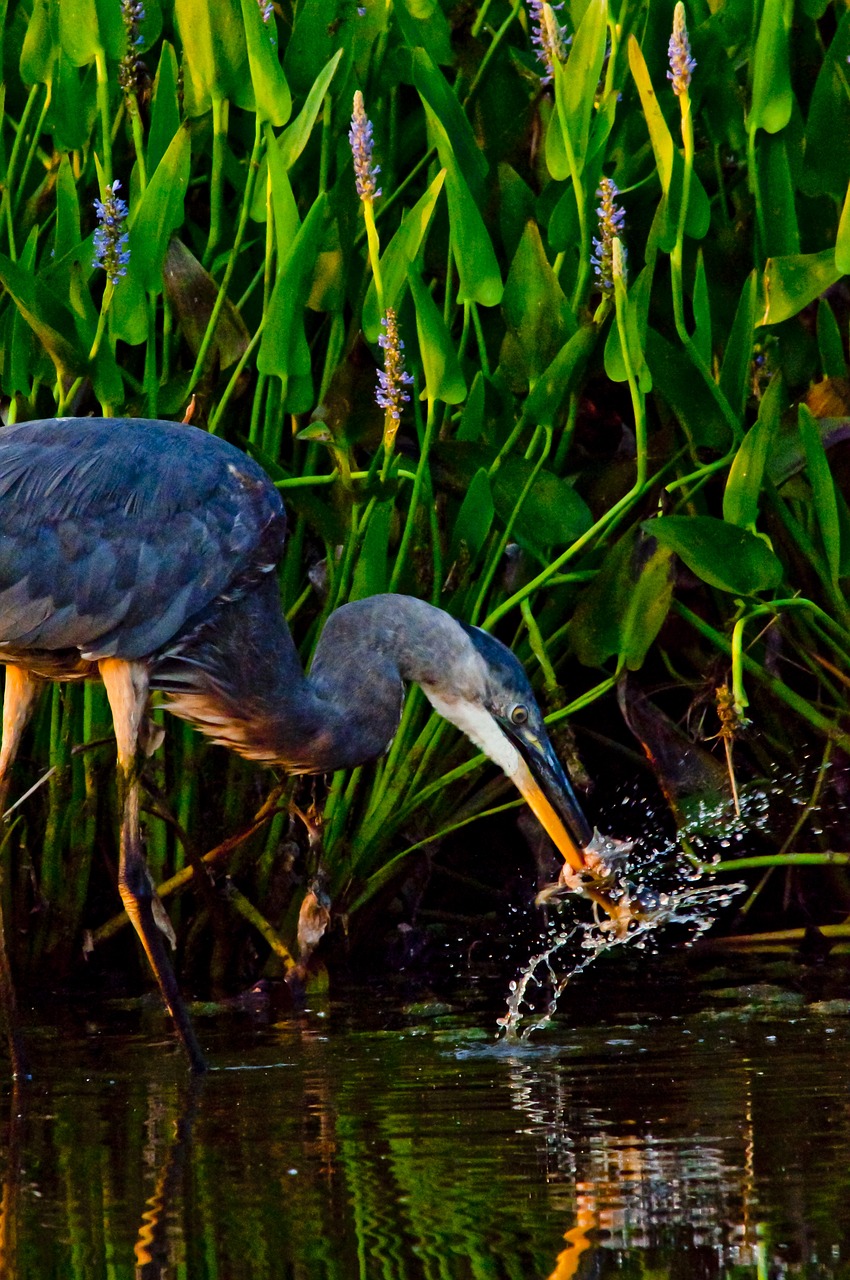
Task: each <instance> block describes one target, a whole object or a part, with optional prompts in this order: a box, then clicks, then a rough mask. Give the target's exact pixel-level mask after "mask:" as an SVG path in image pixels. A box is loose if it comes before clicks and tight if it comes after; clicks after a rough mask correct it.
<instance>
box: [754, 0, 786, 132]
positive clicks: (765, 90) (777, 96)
mask: <svg viewBox="0 0 850 1280" xmlns="http://www.w3.org/2000/svg"><path fill="white" fill-rule="evenodd" d="M793 105H794V93H793V90H792V88H791V70H790V63H789V58H788V30H787V28H786V26H785V3H784V0H764V8H763V9H762V11H761V22H760V23H759V33H758V37H757V39H756V50H755V58H754V63H753V100H752V104H751V106H750V114H749V117H748V119H747V127H748V128H749V129H750V130H751V131H752V130H754V129H764V130H765V132H766V133H778V132H779V130H780V129H784V128H785V126H786V124H787V123H788V121H789V120H790V119H791V110H792V108H793Z"/></svg>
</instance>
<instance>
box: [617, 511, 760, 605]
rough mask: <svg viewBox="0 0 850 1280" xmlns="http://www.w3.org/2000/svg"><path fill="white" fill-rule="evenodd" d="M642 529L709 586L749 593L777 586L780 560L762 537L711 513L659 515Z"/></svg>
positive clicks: (648, 521) (646, 521)
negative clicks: (705, 514)
mask: <svg viewBox="0 0 850 1280" xmlns="http://www.w3.org/2000/svg"><path fill="white" fill-rule="evenodd" d="M642 527H643V529H644V530H645V532H646V533H648V534H650V535H652V536H653V537H655V538H657V539H658V541H659V542H660V543H661V544H662V545H663V546H665V547H669V548H670V550H671V551H675V552H676V554H677V555H678V556H679V558H680V559H681V560H683V561H684V563H685V564H686V565H687V566H688V568H689V569H690V571H691V573H695V574H696V576H697V577H698V578H701V579H702V580H703V582H707V583H708V584H709V586H712V587H719V588H720V590H721V591H731V592H732V593H733V594H735V595H742V596H749V595H754V594H755V593H756V592H758V591H767V590H769V589H770V588H771V587H776V586H778V585H779V583H780V582H781V580H782V562H781V561H780V560H779V559H778V558H777V557H776V556H775V555H774V554H773V552H772V551H771V549H770V547H769V546H768V545H767V543H766V542H765V541H764V539H763V538H759V537H757V536H756V535H755V534H754V533H750V532H749V531H748V530H747V529H740V528H737V527H736V526H735V525H731V524H727V523H726V521H725V520H717V519H716V518H715V517H714V516H660V517H659V518H657V519H655V520H645V521H644V523H643V526H642Z"/></svg>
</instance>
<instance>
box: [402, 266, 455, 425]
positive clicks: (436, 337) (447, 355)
mask: <svg viewBox="0 0 850 1280" xmlns="http://www.w3.org/2000/svg"><path fill="white" fill-rule="evenodd" d="M408 279H409V281H410V291H411V293H412V294H413V303H414V306H415V307H416V333H417V336H418V338H419V355H420V357H421V359H422V369H423V372H424V374H425V387H424V389H423V392H422V396H421V397H420V398H421V399H425V397H426V396H427V398H428V399H429V400H442V401H443V402H444V403H445V404H460V403H461V402H462V401H463V400H465V398H466V382H465V380H464V376H463V373H462V371H461V367H460V363H459V361H458V358H457V353H456V352H455V349H454V346H453V344H452V340H451V337H450V335H449V331H448V329H447V328H446V322H445V321H444V319H443V317H442V315H441V313H440V311H439V309H438V307H437V304H436V303H435V301H434V299H433V298H432V297H431V294H430V291H429V290H428V289H427V288H426V287H425V285H424V284H423V283H422V280H421V278H420V276H419V272H418V271H417V270H416V268H415V267H411V268H410V270H409V272H408Z"/></svg>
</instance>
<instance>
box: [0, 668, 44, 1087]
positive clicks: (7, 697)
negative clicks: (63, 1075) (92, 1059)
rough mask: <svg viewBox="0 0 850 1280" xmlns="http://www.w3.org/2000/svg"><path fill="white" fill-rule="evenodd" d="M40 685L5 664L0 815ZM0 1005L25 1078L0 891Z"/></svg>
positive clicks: (16, 1071)
mask: <svg viewBox="0 0 850 1280" xmlns="http://www.w3.org/2000/svg"><path fill="white" fill-rule="evenodd" d="M40 689H41V681H40V680H38V679H36V677H35V676H33V675H30V673H29V672H28V671H24V670H23V668H22V667H15V666H7V667H6V688H5V690H4V692H3V739H2V743H0V815H2V814H3V811H4V810H5V808H6V798H7V796H8V794H9V783H10V782H11V770H12V765H13V764H14V761H15V756H16V755H17V753H18V747H19V746H20V744H21V738H22V737H23V733H24V729H25V728H26V727H27V723H28V721H29V718H30V716H31V715H32V710H33V707H34V706H35V701H36V698H37V696H38V693H39V691H40ZM0 831H2V819H0ZM0 1005H2V1009H3V1017H4V1020H5V1022H6V1035H7V1037H8V1040H9V1054H10V1057H11V1059H12V1074H13V1076H14V1077H15V1079H16V1080H24V1079H29V1075H30V1071H29V1066H28V1064H27V1056H26V1051H25V1049H24V1045H23V1040H22V1037H21V1033H20V1029H19V1027H18V1011H17V1001H16V999H15V984H14V982H13V981H12V968H11V965H10V964H9V953H8V951H7V949H6V927H5V923H4V920H3V903H2V895H0Z"/></svg>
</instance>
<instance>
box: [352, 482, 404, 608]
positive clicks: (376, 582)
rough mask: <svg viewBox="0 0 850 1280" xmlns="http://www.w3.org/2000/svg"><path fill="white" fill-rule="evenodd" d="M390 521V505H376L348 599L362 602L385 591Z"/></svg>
mask: <svg viewBox="0 0 850 1280" xmlns="http://www.w3.org/2000/svg"><path fill="white" fill-rule="evenodd" d="M392 518H393V504H392V503H391V502H379V503H378V504H377V506H376V507H375V509H374V510H373V512H372V515H371V517H370V519H369V523H368V525H367V526H366V536H365V537H364V539H363V546H362V548H361V551H360V555H359V556H358V558H357V566H356V568H355V570H354V580H353V582H352V584H351V593H350V595H349V597H348V598H349V600H363V599H365V597H366V596H377V595H381V594H382V593H383V592H384V591H386V589H387V585H388V582H389V573H388V567H387V566H388V559H389V546H390V526H391V523H392Z"/></svg>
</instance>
